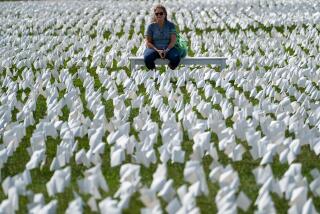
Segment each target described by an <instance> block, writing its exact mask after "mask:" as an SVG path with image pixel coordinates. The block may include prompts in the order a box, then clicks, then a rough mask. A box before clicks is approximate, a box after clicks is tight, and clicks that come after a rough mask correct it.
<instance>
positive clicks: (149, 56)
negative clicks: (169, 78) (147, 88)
mask: <svg viewBox="0 0 320 214" xmlns="http://www.w3.org/2000/svg"><path fill="white" fill-rule="evenodd" d="M143 55H144V63H145V64H146V66H147V68H148V69H149V70H151V69H154V68H155V67H156V65H155V64H154V61H155V60H156V59H157V58H160V55H159V53H158V52H157V51H155V50H154V49H152V48H146V50H145V51H144V54H143ZM165 58H166V59H168V60H169V61H170V62H169V67H170V68H171V69H175V68H176V67H177V66H178V65H179V63H180V59H181V58H180V54H179V52H178V50H177V49H176V48H171V49H170V51H169V52H168V53H167V54H166V57H165Z"/></svg>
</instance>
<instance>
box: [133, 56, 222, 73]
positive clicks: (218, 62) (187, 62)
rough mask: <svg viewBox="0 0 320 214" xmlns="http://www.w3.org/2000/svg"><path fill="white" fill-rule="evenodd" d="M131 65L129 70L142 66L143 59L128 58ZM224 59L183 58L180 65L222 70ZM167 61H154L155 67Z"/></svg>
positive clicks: (165, 63) (167, 61)
mask: <svg viewBox="0 0 320 214" xmlns="http://www.w3.org/2000/svg"><path fill="white" fill-rule="evenodd" d="M129 60H130V63H131V70H133V69H134V68H135V65H144V60H143V57H129ZM226 60H227V58H226V57H186V58H183V59H182V60H181V62H180V64H183V65H195V64H196V65H213V64H214V65H220V66H221V67H222V68H225V66H226ZM168 63H169V60H167V59H156V61H155V64H156V65H167V64H168Z"/></svg>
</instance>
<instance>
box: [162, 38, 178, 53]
mask: <svg viewBox="0 0 320 214" xmlns="http://www.w3.org/2000/svg"><path fill="white" fill-rule="evenodd" d="M176 41H177V36H176V34H171V36H170V43H169V45H168V46H167V48H166V50H165V52H168V51H169V50H170V49H171V48H173V46H174V45H175V44H176Z"/></svg>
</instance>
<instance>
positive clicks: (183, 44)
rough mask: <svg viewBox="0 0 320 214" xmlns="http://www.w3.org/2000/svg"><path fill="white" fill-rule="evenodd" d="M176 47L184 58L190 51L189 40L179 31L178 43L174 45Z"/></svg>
mask: <svg viewBox="0 0 320 214" xmlns="http://www.w3.org/2000/svg"><path fill="white" fill-rule="evenodd" d="M174 47H175V48H176V49H178V51H179V53H180V56H181V58H184V57H186V56H187V53H188V41H187V40H186V39H185V38H183V37H182V36H180V34H179V33H177V40H176V44H175V45H174Z"/></svg>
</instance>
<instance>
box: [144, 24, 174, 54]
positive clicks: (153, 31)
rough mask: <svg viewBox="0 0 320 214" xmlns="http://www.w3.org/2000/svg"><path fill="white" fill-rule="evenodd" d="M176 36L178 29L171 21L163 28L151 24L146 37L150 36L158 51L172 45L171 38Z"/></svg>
mask: <svg viewBox="0 0 320 214" xmlns="http://www.w3.org/2000/svg"><path fill="white" fill-rule="evenodd" d="M172 34H176V27H175V26H174V24H173V23H172V22H170V21H165V22H164V25H163V27H162V28H161V27H160V25H159V24H158V23H151V24H150V25H149V26H148V28H147V30H146V32H145V34H144V35H145V36H150V37H151V39H152V43H153V45H154V46H155V47H156V48H158V49H165V48H167V46H168V45H169V43H170V36H171V35H172Z"/></svg>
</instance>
